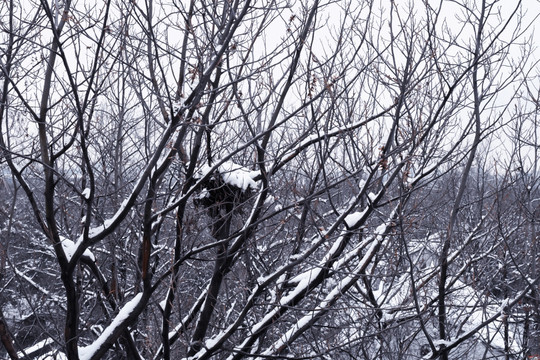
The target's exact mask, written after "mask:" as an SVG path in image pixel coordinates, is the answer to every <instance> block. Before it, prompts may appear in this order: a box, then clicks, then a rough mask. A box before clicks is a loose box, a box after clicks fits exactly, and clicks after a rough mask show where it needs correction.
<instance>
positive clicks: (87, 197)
mask: <svg viewBox="0 0 540 360" xmlns="http://www.w3.org/2000/svg"><path fill="white" fill-rule="evenodd" d="M82 196H84V198H85V199H86V200H88V199H90V188H86V189H84V190H83V192H82Z"/></svg>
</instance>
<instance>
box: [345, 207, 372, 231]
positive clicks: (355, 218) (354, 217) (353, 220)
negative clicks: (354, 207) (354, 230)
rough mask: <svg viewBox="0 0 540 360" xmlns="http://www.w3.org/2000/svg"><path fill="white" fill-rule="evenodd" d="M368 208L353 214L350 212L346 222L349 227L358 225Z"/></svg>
mask: <svg viewBox="0 0 540 360" xmlns="http://www.w3.org/2000/svg"><path fill="white" fill-rule="evenodd" d="M366 211H367V209H366V210H364V211H357V212H355V213H352V214H349V215H347V216H345V219H344V220H345V224H346V225H347V227H349V228H351V227H353V226H354V225H356V224H357V223H358V222H359V221H360V219H361V218H362V217H363V216H364V214H365V213H366Z"/></svg>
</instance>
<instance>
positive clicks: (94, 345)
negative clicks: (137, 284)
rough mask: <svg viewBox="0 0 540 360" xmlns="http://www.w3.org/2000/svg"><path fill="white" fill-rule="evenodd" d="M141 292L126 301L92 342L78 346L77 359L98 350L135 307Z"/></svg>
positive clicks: (89, 357) (85, 359)
mask: <svg viewBox="0 0 540 360" xmlns="http://www.w3.org/2000/svg"><path fill="white" fill-rule="evenodd" d="M142 295H143V294H142V293H138V294H137V295H135V296H134V297H133V299H131V300H130V301H128V302H127V303H126V304H125V305H124V307H123V308H122V310H120V312H119V313H118V315H116V317H115V318H114V320H113V321H112V322H111V324H110V325H109V326H107V328H106V329H105V330H103V332H102V333H101V335H100V336H99V337H98V338H97V339H96V341H94V342H93V343H92V344H90V345H88V346H85V347H82V348H79V359H80V360H88V359H91V358H92V356H93V355H94V354H95V353H96V352H97V351H98V350H99V348H100V347H101V346H102V345H103V343H104V342H105V341H106V340H107V339H108V338H109V336H111V334H112V333H113V331H114V330H115V329H116V328H117V327H119V326H120V325H121V324H122V323H123V322H124V321H125V320H126V319H127V318H128V317H129V315H130V314H131V313H132V312H133V310H134V309H135V307H136V306H137V305H138V304H139V302H140V301H141V299H142Z"/></svg>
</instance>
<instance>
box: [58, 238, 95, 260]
mask: <svg viewBox="0 0 540 360" xmlns="http://www.w3.org/2000/svg"><path fill="white" fill-rule="evenodd" d="M60 242H61V243H62V248H63V249H64V254H65V255H66V258H67V260H68V261H71V257H72V256H73V254H75V251H77V248H78V247H79V244H78V243H77V244H75V243H74V242H73V241H71V240H69V239H67V238H65V237H63V236H60ZM83 256H86V257H87V258H89V259H90V261H92V262H95V261H96V257H95V256H94V254H93V253H92V252H91V251H90V250H88V249H86V250H84V252H83Z"/></svg>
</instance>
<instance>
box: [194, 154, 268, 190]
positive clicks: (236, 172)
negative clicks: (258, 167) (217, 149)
mask: <svg viewBox="0 0 540 360" xmlns="http://www.w3.org/2000/svg"><path fill="white" fill-rule="evenodd" d="M217 162H220V160H217ZM211 169H212V167H211V166H208V165H204V166H203V168H202V169H201V170H200V171H199V174H198V175H199V177H200V178H202V177H203V176H205V175H207V174H208V173H209V172H210V170H211ZM217 171H218V173H219V174H220V175H221V179H222V180H223V181H224V182H225V183H226V184H229V185H232V186H235V187H237V188H239V189H241V190H242V191H246V190H247V189H248V188H252V189H257V183H256V182H255V180H253V179H254V178H255V177H256V176H258V175H259V172H258V171H251V170H249V169H247V168H245V167H243V166H241V165H238V164H235V163H234V162H232V161H226V162H224V163H223V164H221V165H220V166H219V167H218V169H217Z"/></svg>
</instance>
